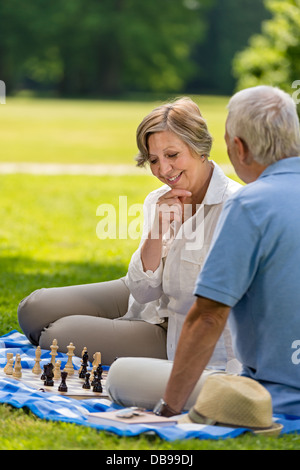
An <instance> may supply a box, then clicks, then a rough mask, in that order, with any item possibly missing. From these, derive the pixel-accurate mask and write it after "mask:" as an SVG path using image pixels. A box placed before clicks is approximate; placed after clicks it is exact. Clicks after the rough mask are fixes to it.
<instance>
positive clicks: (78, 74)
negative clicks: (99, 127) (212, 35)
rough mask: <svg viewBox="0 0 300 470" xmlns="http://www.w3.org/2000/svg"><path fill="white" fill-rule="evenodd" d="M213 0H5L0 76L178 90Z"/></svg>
mask: <svg viewBox="0 0 300 470" xmlns="http://www.w3.org/2000/svg"><path fill="white" fill-rule="evenodd" d="M212 1H213V0H151V1H141V0H64V1H63V2H62V1H61V0H51V2H49V0H35V1H34V2H30V1H29V2H22V1H20V0H9V1H7V0H0V40H1V41H0V44H1V46H0V47H1V51H0V52H1V57H0V73H1V74H2V76H0V78H1V79H3V80H5V81H7V83H8V84H9V87H10V89H15V88H16V87H17V86H22V84H23V85H24V83H27V84H28V83H29V81H30V82H31V83H32V84H34V86H36V87H37V86H40V87H52V88H54V89H55V90H58V91H59V92H60V93H61V94H62V95H65V94H83V95H86V94H95V93H97V94H105V95H108V94H110V95H111V94H117V93H120V92H122V91H123V90H142V91H175V92H179V91H180V90H182V89H183V88H184V85H185V83H186V81H187V80H188V79H189V78H190V77H191V75H192V74H193V72H194V70H195V69H194V66H193V63H192V61H191V60H190V55H191V50H192V48H193V47H194V45H195V43H197V42H201V41H202V39H203V38H204V31H205V24H204V20H205V12H206V11H207V10H208V9H209V7H210V5H211V3H212Z"/></svg>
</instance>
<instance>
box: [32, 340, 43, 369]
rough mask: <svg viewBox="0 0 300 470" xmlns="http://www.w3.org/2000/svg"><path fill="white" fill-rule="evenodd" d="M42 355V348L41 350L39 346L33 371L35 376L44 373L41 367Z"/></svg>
mask: <svg viewBox="0 0 300 470" xmlns="http://www.w3.org/2000/svg"><path fill="white" fill-rule="evenodd" d="M41 354H42V351H41V348H40V346H38V347H37V348H36V350H35V364H34V366H33V369H32V372H33V373H34V374H40V373H41V372H42V369H41V366H40V362H41Z"/></svg>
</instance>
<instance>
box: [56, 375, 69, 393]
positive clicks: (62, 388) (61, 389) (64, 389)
mask: <svg viewBox="0 0 300 470" xmlns="http://www.w3.org/2000/svg"><path fill="white" fill-rule="evenodd" d="M60 375H61V383H60V385H59V387H58V391H59V392H67V391H68V386H67V384H66V378H67V375H68V372H66V371H64V370H63V371H62V373H61V374H60Z"/></svg>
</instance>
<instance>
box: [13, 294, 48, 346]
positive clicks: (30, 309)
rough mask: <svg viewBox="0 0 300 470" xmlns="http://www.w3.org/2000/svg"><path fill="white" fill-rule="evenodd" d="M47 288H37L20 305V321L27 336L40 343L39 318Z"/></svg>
mask: <svg viewBox="0 0 300 470" xmlns="http://www.w3.org/2000/svg"><path fill="white" fill-rule="evenodd" d="M44 291H45V289H44V288H42V289H37V290H35V291H33V292H32V293H31V294H29V295H28V296H27V297H25V298H24V299H23V300H21V302H20V303H19V305H18V309H17V315H18V322H19V325H20V327H21V329H22V331H23V333H24V334H25V335H26V336H27V338H28V339H29V340H30V341H31V342H32V343H33V344H35V345H38V340H39V335H40V331H41V328H38V323H39V322H38V318H39V317H40V312H41V310H42V303H43V301H42V297H43V293H44Z"/></svg>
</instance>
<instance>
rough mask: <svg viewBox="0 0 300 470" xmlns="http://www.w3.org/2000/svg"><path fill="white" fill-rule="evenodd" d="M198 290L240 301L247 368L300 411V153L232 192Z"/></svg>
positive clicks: (241, 352) (280, 403)
mask: <svg viewBox="0 0 300 470" xmlns="http://www.w3.org/2000/svg"><path fill="white" fill-rule="evenodd" d="M194 293H195V294H196V295H200V296H204V297H207V298H210V299H213V300H215V301H218V302H221V303H223V304H226V305H228V306H230V307H231V308H232V310H231V314H230V326H231V328H232V334H233V343H234V347H235V353H236V356H237V358H238V359H239V360H240V362H241V363H242V364H243V372H242V375H247V376H248V377H251V378H253V379H256V380H258V381H259V382H261V383H262V384H263V385H264V386H265V387H266V388H268V390H269V391H270V393H271V394H272V399H273V407H274V412H276V413H286V414H293V415H297V416H300V157H292V158H287V159H284V160H280V161H279V162H276V163H274V164H273V165H270V166H269V167H268V168H267V169H266V170H265V171H264V172H263V173H262V174H261V175H260V177H259V178H258V179H257V180H256V181H255V182H253V183H250V184H248V185H247V186H245V187H243V188H242V189H241V190H239V191H238V192H237V193H235V195H234V196H232V197H231V198H229V199H228V200H227V201H226V203H225V205H224V208H223V211H222V214H221V216H220V219H219V223H218V226H217V228H216V231H215V236H214V240H213V243H212V247H211V249H210V251H209V254H208V256H207V259H206V262H205V265H204V267H203V270H202V271H201V273H200V275H199V277H198V280H197V283H196V287H195V292H194Z"/></svg>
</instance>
